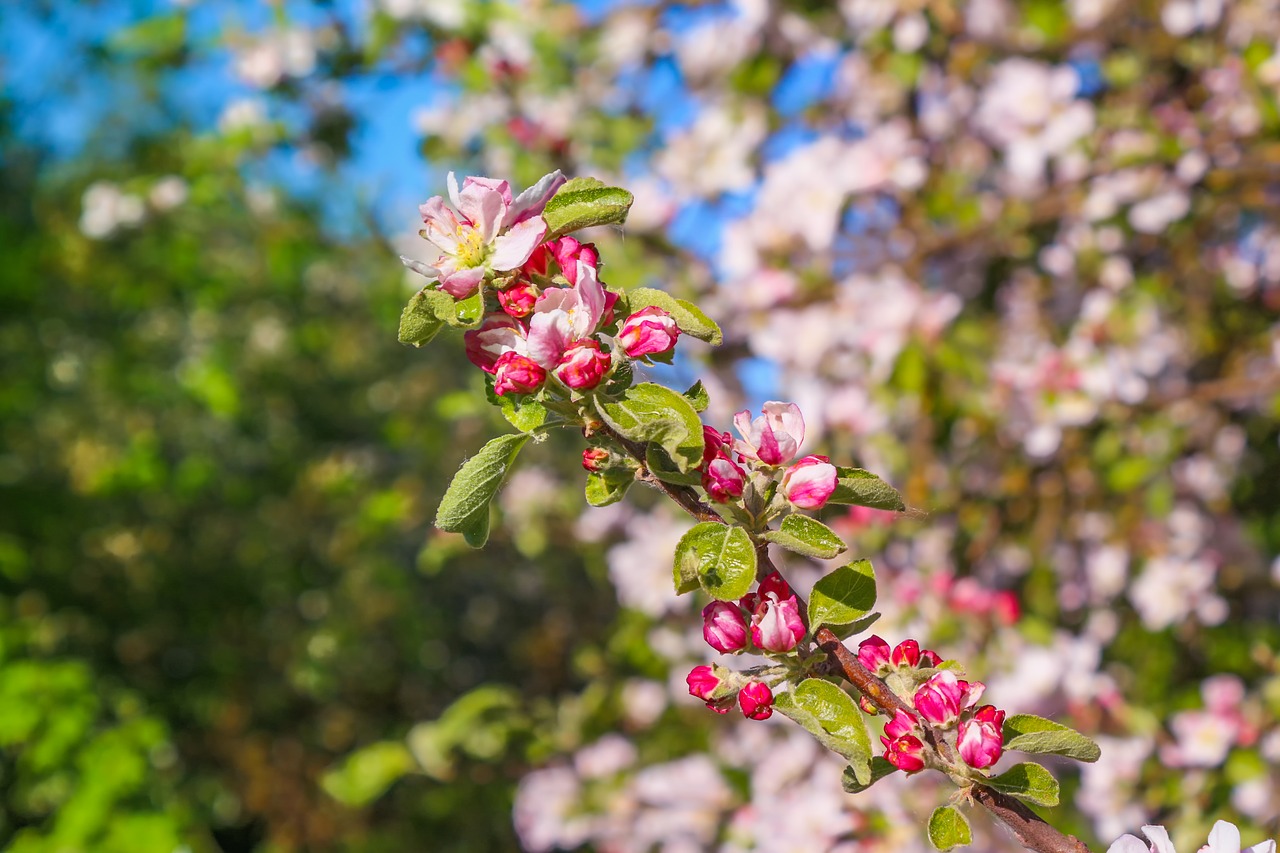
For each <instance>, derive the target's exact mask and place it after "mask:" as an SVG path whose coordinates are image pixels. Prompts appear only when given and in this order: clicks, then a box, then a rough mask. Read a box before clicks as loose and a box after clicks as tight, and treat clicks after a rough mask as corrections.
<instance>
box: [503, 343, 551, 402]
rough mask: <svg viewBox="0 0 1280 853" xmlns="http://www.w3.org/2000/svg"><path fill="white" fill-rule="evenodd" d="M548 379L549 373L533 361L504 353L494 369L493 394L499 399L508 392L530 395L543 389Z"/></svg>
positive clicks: (514, 354)
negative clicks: (543, 384)
mask: <svg viewBox="0 0 1280 853" xmlns="http://www.w3.org/2000/svg"><path fill="white" fill-rule="evenodd" d="M546 379H547V371H545V370H543V369H542V367H541V366H540V365H539V364H538V363H537V362H536V361H534V360H533V359H531V358H526V357H525V356H523V355H520V354H519V353H515V352H504V353H503V354H502V355H501V357H499V358H498V361H497V363H496V364H495V365H494V367H493V393H495V394H497V395H498V396H499V397H501V396H502V395H503V394H506V393H507V392H508V391H512V392H514V393H516V394H528V393H530V392H532V391H537V390H538V389H539V388H540V387H542V383H543V382H545V381H546Z"/></svg>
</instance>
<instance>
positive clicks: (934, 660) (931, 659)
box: [920, 649, 942, 669]
mask: <svg viewBox="0 0 1280 853" xmlns="http://www.w3.org/2000/svg"><path fill="white" fill-rule="evenodd" d="M920 663H922V664H924V665H925V666H931V667H933V668H934V669H937V668H938V667H939V666H940V665H941V664H942V658H940V657H938V653H937V652H935V651H933V650H932V649H921V650H920Z"/></svg>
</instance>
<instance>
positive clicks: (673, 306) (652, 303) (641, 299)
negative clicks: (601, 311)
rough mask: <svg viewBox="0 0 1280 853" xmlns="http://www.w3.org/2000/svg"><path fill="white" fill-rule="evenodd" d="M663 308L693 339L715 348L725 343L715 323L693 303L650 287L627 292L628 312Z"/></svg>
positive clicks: (681, 329)
mask: <svg viewBox="0 0 1280 853" xmlns="http://www.w3.org/2000/svg"><path fill="white" fill-rule="evenodd" d="M649 307H655V308H661V309H662V310H663V311H666V312H667V313H668V314H670V315H671V319H673V320H675V321H676V325H677V326H679V327H680V331H682V332H684V333H685V334H686V335H688V336H689V337H692V338H697V339H698V340H700V341H706V342H707V343H709V344H711V345H712V346H713V347H718V346H720V344H722V343H723V342H724V335H723V334H722V333H721V332H720V327H719V326H717V325H716V323H715V321H714V320H712V319H711V318H710V317H708V316H707V315H706V314H703V313H702V310H701V309H699V308H698V306H696V305H694V304H693V303H692V302H686V301H685V300H683V299H676V298H675V297H674V296H672V295H671V294H670V293H667V292H665V291H662V290H654V289H653V288H650V287H637V288H635V289H634V290H629V291H627V310H628V311H629V312H630V313H632V314H634V313H635V312H637V311H639V310H641V309H643V308H649Z"/></svg>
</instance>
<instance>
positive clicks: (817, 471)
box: [780, 456, 838, 509]
mask: <svg viewBox="0 0 1280 853" xmlns="http://www.w3.org/2000/svg"><path fill="white" fill-rule="evenodd" d="M837 480H838V474H837V472H836V466H834V465H832V464H831V462H830V461H829V460H828V459H827V457H825V456H806V457H804V458H803V459H801V460H800V461H799V462H796V463H795V464H793V465H792V466H791V467H790V468H788V469H787V470H786V472H785V473H784V474H783V475H782V484H781V486H780V488H781V489H782V494H783V496H784V497H786V499H787V500H789V501H791V503H792V504H793V505H794V506H797V507H799V508H800V509H821V508H822V507H823V505H824V504H826V502H827V498H829V497H831V493H832V492H834V491H835V490H836V482H837Z"/></svg>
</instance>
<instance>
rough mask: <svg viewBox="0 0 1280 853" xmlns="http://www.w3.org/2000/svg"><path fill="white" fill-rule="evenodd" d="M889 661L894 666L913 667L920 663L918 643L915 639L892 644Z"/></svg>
mask: <svg viewBox="0 0 1280 853" xmlns="http://www.w3.org/2000/svg"><path fill="white" fill-rule="evenodd" d="M889 659H890V661H892V663H893V665H894V666H896V667H915V666H918V665H919V663H920V644H919V643H917V642H916V641H915V640H903V641H902V642H901V643H898V645H896V646H894V648H893V654H892V655H891V656H890V658H889Z"/></svg>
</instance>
